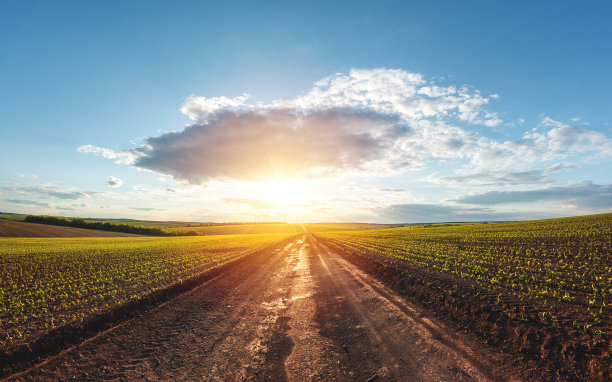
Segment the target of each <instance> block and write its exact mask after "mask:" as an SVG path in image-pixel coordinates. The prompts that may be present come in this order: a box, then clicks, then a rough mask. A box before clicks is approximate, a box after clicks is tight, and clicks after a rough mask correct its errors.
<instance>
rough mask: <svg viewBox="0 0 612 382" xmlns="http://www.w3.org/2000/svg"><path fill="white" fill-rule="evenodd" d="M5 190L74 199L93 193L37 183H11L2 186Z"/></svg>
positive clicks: (89, 195)
mask: <svg viewBox="0 0 612 382" xmlns="http://www.w3.org/2000/svg"><path fill="white" fill-rule="evenodd" d="M2 188H3V189H5V190H7V191H12V192H15V193H18V194H21V195H31V194H37V195H42V196H46V197H53V198H57V199H67V200H76V199H83V198H89V197H91V196H92V195H94V194H95V193H93V192H82V191H77V190H75V189H74V188H70V187H62V186H56V185H53V184H37V185H33V186H22V185H19V184H11V185H8V186H4V187H2Z"/></svg>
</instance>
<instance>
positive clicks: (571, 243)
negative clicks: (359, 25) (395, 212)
mask: <svg viewBox="0 0 612 382" xmlns="http://www.w3.org/2000/svg"><path fill="white" fill-rule="evenodd" d="M317 236H318V237H320V238H321V239H324V241H325V242H326V243H327V245H329V247H330V248H334V249H336V250H338V251H342V252H343V253H345V255H346V256H347V257H348V258H349V259H350V260H352V261H354V262H357V263H361V264H362V265H364V264H365V265H364V266H367V263H372V262H373V263H376V264H379V265H380V266H381V267H378V268H376V269H375V270H374V272H377V273H378V274H379V275H380V277H382V278H386V281H387V282H391V283H393V284H395V285H396V287H397V288H398V289H401V290H403V291H404V292H405V293H407V294H409V295H412V296H413V297H415V298H416V299H420V300H422V302H424V303H426V304H429V305H430V306H431V307H432V309H434V310H436V311H437V312H438V313H439V314H442V315H446V316H447V317H448V318H450V319H452V320H455V321H458V322H459V323H460V324H461V325H463V326H468V327H470V328H471V329H473V330H474V331H476V332H479V333H480V334H481V335H482V336H483V337H485V338H486V340H487V341H488V342H491V343H495V344H498V345H500V346H504V347H506V348H507V349H509V350H511V351H514V352H516V353H518V354H520V355H521V356H523V357H525V359H526V360H528V361H532V362H539V361H540V360H542V359H544V360H546V361H547V362H548V361H550V362H549V363H548V367H550V368H551V369H556V370H557V371H559V370H561V371H563V370H565V372H566V373H567V375H569V376H572V375H573V376H577V375H578V374H576V373H580V372H583V371H585V370H587V369H589V368H590V369H597V368H598V367H599V368H601V367H602V366H605V365H602V364H601V363H602V362H603V363H604V364H606V363H607V365H609V362H610V347H609V346H610V336H611V334H612V333H610V327H612V255H611V251H612V242H611V240H612V214H603V215H592V216H583V217H575V218H564V219H552V220H542V221H531V222H516V223H498V224H474V225H461V226H452V227H432V228H418V227H413V228H396V229H388V230H378V231H353V232H326V233H319V234H317ZM557 357H558V359H557Z"/></svg>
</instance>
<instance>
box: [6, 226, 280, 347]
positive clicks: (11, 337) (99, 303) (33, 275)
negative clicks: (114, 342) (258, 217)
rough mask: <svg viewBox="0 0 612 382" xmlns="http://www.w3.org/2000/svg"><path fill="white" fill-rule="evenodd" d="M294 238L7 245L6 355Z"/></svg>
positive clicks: (44, 241) (16, 241) (10, 241)
mask: <svg viewBox="0 0 612 382" xmlns="http://www.w3.org/2000/svg"><path fill="white" fill-rule="evenodd" d="M289 236H290V235H289V234H261V235H224V236H209V237H177V238H79V239H55V238H53V239H49V238H46V239H0V351H2V350H7V349H10V348H13V347H15V346H18V345H23V344H27V343H29V342H30V341H32V340H33V339H35V338H36V337H37V336H40V335H42V334H44V333H46V332H48V331H50V330H52V329H54V328H57V327H60V326H62V325H66V324H75V323H79V322H83V321H84V320H86V319H87V318H88V317H91V316H93V315H95V314H97V313H100V312H104V311H108V310H110V309H112V308H114V307H116V306H119V305H122V304H125V303H127V302H129V301H132V300H135V299H139V298H141V297H142V296H144V295H147V294H149V293H152V292H154V291H156V290H160V289H163V288H166V287H169V286H171V285H174V284H177V283H180V282H182V281H184V280H188V279H190V278H193V277H196V276H198V275H199V274H202V273H203V272H205V271H206V270H208V269H211V268H213V267H216V266H218V265H221V264H223V263H225V262H227V261H230V260H232V259H235V258H237V257H240V256H242V255H244V254H246V253H250V252H253V251H256V250H257V249H259V248H261V247H264V246H267V245H270V244H272V243H274V242H278V241H280V240H282V239H285V238H287V237H289Z"/></svg>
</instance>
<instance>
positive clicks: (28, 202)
mask: <svg viewBox="0 0 612 382" xmlns="http://www.w3.org/2000/svg"><path fill="white" fill-rule="evenodd" d="M4 201H5V202H9V203H13V204H23V205H26V206H36V207H43V208H49V207H51V205H50V204H49V203H43V202H37V201H35V200H24V199H4Z"/></svg>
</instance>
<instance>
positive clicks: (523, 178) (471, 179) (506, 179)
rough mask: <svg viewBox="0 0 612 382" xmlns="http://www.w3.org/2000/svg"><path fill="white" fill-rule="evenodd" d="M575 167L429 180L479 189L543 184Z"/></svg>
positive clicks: (454, 176)
mask: <svg viewBox="0 0 612 382" xmlns="http://www.w3.org/2000/svg"><path fill="white" fill-rule="evenodd" d="M576 167H578V166H576V165H561V164H555V165H552V166H549V167H547V168H543V169H532V170H524V171H479V172H475V173H467V174H460V175H453V176H445V177H441V178H435V177H431V178H430V179H431V180H432V181H434V182H437V183H446V184H456V185H462V186H479V187H485V186H511V185H522V184H543V183H552V182H553V181H555V179H553V178H551V177H550V175H551V174H553V173H556V172H559V171H563V170H566V169H569V168H576Z"/></svg>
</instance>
